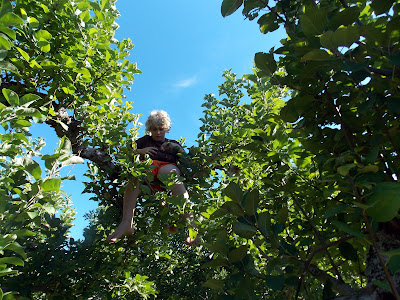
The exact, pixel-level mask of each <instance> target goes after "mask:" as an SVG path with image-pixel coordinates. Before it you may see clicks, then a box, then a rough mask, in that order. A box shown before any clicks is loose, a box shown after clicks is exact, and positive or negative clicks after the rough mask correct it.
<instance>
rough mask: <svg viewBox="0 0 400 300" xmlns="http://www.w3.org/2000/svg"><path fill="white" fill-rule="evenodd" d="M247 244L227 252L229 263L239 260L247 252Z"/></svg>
mask: <svg viewBox="0 0 400 300" xmlns="http://www.w3.org/2000/svg"><path fill="white" fill-rule="evenodd" d="M247 248H248V246H247V245H242V246H240V247H239V248H236V249H233V250H232V251H231V252H229V255H228V259H229V261H230V262H231V263H236V262H239V261H241V260H242V259H243V258H244V257H245V256H246V254H247Z"/></svg>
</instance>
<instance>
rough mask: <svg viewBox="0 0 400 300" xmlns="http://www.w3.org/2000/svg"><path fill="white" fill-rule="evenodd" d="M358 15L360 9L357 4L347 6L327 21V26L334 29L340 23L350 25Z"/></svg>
mask: <svg viewBox="0 0 400 300" xmlns="http://www.w3.org/2000/svg"><path fill="white" fill-rule="evenodd" d="M359 16H360V9H359V7H358V6H352V7H347V8H345V9H344V10H342V11H341V12H339V13H338V14H336V15H334V16H333V18H332V19H331V20H330V21H329V27H330V28H332V29H334V30H335V29H337V28H338V27H339V26H341V25H344V26H348V25H351V24H353V23H354V22H356V21H357V19H358V17H359Z"/></svg>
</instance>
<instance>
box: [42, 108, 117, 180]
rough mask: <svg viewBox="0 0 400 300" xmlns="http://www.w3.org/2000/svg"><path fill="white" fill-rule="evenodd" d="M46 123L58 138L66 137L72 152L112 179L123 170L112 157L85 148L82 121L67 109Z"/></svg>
mask: <svg viewBox="0 0 400 300" xmlns="http://www.w3.org/2000/svg"><path fill="white" fill-rule="evenodd" d="M60 122H61V123H63V124H65V125H67V126H68V130H65V128H64V127H63V126H62V125H61V123H60ZM46 123H47V124H49V125H50V126H51V127H53V128H54V130H55V131H56V134H57V136H58V137H60V138H61V137H63V136H66V137H67V138H68V139H69V140H70V141H71V144H72V152H73V153H74V154H76V155H78V156H80V157H82V158H86V159H88V160H90V161H92V162H94V163H95V164H96V165H97V166H98V167H99V168H101V169H102V170H104V171H106V172H108V173H109V174H110V175H111V176H112V177H114V176H118V174H119V173H120V172H121V169H120V168H119V167H118V166H117V165H116V164H114V163H113V161H112V157H111V156H110V155H109V154H108V153H106V152H104V151H102V150H100V149H96V148H93V147H86V146H83V145H82V143H83V141H82V138H81V123H82V122H81V121H78V120H76V119H75V118H74V117H72V116H69V115H68V112H67V110H66V109H65V108H60V109H59V110H58V116H57V117H56V119H48V120H46Z"/></svg>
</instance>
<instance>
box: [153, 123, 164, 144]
mask: <svg viewBox="0 0 400 300" xmlns="http://www.w3.org/2000/svg"><path fill="white" fill-rule="evenodd" d="M150 132H151V137H152V138H153V140H155V141H157V142H164V140H165V133H166V132H167V128H166V126H163V125H159V126H154V127H152V128H151V129H150Z"/></svg>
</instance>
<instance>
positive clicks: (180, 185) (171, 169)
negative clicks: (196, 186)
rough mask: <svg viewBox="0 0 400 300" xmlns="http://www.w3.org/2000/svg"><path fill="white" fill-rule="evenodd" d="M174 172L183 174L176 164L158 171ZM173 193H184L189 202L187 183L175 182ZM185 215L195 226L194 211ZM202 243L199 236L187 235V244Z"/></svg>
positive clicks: (175, 194) (161, 172)
mask: <svg viewBox="0 0 400 300" xmlns="http://www.w3.org/2000/svg"><path fill="white" fill-rule="evenodd" d="M172 172H175V173H176V174H177V175H178V176H179V175H181V172H180V170H179V169H178V168H177V167H176V166H174V165H165V166H163V167H161V168H160V170H159V171H158V174H170V173H172ZM171 191H172V195H174V196H178V195H183V197H184V198H185V199H186V200H187V202H189V193H188V191H187V190H186V187H185V185H184V184H183V183H182V182H178V183H177V184H175V186H174V187H173V188H172V190H171ZM183 217H184V218H185V220H186V219H189V220H190V225H191V226H192V227H193V228H195V227H196V224H195V223H194V220H193V213H192V212H187V213H184V214H183ZM199 243H200V239H199V237H198V236H196V238H194V239H193V238H191V237H190V236H188V237H187V239H186V244H187V245H190V246H195V245H198V244H199Z"/></svg>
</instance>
